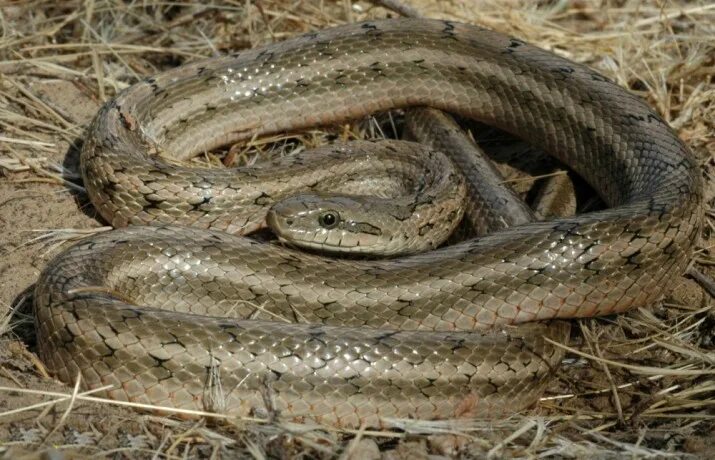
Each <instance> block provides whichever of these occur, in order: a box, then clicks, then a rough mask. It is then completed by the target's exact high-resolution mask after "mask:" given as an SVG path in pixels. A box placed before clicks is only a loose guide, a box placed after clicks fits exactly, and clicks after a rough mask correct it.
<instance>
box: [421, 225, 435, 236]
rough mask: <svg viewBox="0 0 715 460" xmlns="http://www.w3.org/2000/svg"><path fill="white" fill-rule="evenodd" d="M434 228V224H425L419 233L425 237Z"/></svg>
mask: <svg viewBox="0 0 715 460" xmlns="http://www.w3.org/2000/svg"><path fill="white" fill-rule="evenodd" d="M433 228H434V224H432V223H427V224H424V225H423V226H421V227H420V231H419V234H420V236H425V235H426V234H427V233H428V232H429V231H430V230H432V229H433Z"/></svg>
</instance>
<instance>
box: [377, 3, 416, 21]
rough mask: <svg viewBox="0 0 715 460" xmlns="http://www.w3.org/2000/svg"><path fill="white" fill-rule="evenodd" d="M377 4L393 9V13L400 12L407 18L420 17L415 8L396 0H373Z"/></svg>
mask: <svg viewBox="0 0 715 460" xmlns="http://www.w3.org/2000/svg"><path fill="white" fill-rule="evenodd" d="M374 1H375V3H376V4H377V5H380V6H381V7H383V8H386V9H388V10H391V11H394V12H395V13H398V14H401V15H402V16H405V17H407V18H419V17H422V15H421V14H420V12H419V11H417V9H416V8H414V7H412V6H410V5H406V4H404V3H402V2H400V1H398V0H374Z"/></svg>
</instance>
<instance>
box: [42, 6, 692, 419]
mask: <svg viewBox="0 0 715 460" xmlns="http://www.w3.org/2000/svg"><path fill="white" fill-rule="evenodd" d="M408 106H432V107H435V108H439V109H442V110H445V111H448V112H453V113H457V114H459V115H462V116H466V117H471V118H474V119H477V120H479V121H482V122H485V123H487V124H490V125H493V126H496V127H499V128H501V129H504V130H506V131H509V132H511V133H514V134H516V135H519V136H520V137H522V138H524V139H525V140H527V141H529V142H531V143H532V144H534V145H536V146H538V147H539V148H542V149H543V150H545V151H546V152H548V153H550V154H552V155H554V156H556V157H557V158H558V159H560V160H561V161H563V162H564V163H566V164H567V165H569V166H570V167H572V168H573V169H574V170H575V171H576V172H577V173H579V174H580V175H581V176H583V177H584V178H585V179H586V180H587V181H588V182H589V183H590V184H591V185H592V186H593V187H594V189H595V190H597V191H598V192H599V194H600V195H601V197H602V198H603V199H604V201H605V202H606V203H607V204H608V205H609V206H611V207H610V209H608V210H605V211H599V212H596V213H591V214H586V215H580V216H576V217H573V218H568V219H561V220H556V221H549V222H538V223H530V224H525V225H521V226H515V227H512V228H508V229H506V230H505V231H503V232H500V233H497V234H492V235H488V236H485V237H481V238H478V239H474V240H470V241H467V242H464V243H460V244H458V245H453V246H450V247H445V248H442V249H438V250H435V251H431V252H427V253H423V254H417V255H413V256H409V257H403V258H396V259H390V260H381V261H356V260H333V259H329V258H324V257H320V256H318V255H313V254H304V253H301V252H298V251H294V250H289V249H285V248H280V247H276V246H274V245H266V244H262V243H258V242H256V241H252V240H250V239H246V238H244V237H240V236H233V235H229V234H226V233H224V232H223V231H228V232H233V233H236V232H238V233H240V232H242V231H250V230H253V229H255V228H257V227H259V226H260V225H261V222H262V221H263V219H264V218H265V213H266V209H267V207H268V206H270V205H271V204H273V203H274V202H275V201H276V200H278V199H280V198H281V196H283V194H284V193H285V190H293V189H295V188H296V187H297V185H295V184H294V181H297V180H298V179H299V178H300V179H301V180H303V179H305V178H306V177H308V178H310V177H312V176H311V174H312V173H310V172H306V171H307V169H304V168H306V166H304V165H302V164H293V165H292V166H291V167H290V168H287V169H286V170H278V169H273V168H264V169H260V168H259V169H257V170H246V171H244V170H240V169H239V170H235V171H234V170H231V171H214V170H207V169H198V168H184V167H179V166H174V165H172V164H168V163H167V162H165V161H164V160H162V159H161V158H159V157H158V156H157V155H155V153H156V152H170V153H171V154H173V155H175V156H177V157H179V158H188V157H189V156H191V155H193V154H195V153H197V152H200V151H203V150H205V149H209V148H212V147H214V146H217V145H219V144H225V143H227V142H233V141H237V140H241V139H247V138H250V137H252V136H254V135H265V134H270V133H276V132H283V131H292V130H297V129H301V128H307V127H311V126H314V125H316V124H327V123H336V122H341V121H344V120H348V119H354V118H356V117H362V116H365V115H367V114H370V113H372V112H375V111H380V110H387V109H391V108H396V107H408ZM289 161H290V160H289ZM81 162H82V174H83V177H84V181H85V184H86V186H87V190H88V192H89V194H90V197H91V199H92V202H93V203H94V205H95V207H96V208H97V209H98V210H99V212H100V213H101V214H102V216H104V218H105V219H107V220H108V221H110V222H111V223H112V224H113V225H115V226H125V225H127V224H135V225H136V224H151V225H157V226H129V227H127V228H126V229H120V230H115V231H113V232H108V233H105V234H100V235H97V236H94V237H92V238H90V239H88V240H84V241H82V242H80V243H79V244H78V245H76V246H74V247H73V248H70V249H69V250H67V251H66V252H64V253H63V254H61V255H60V256H58V257H57V258H56V259H55V260H53V261H52V263H51V264H50V265H49V266H48V267H47V269H46V270H45V271H44V272H43V274H42V276H41V278H40V280H39V282H38V284H37V289H36V316H37V327H38V343H39V352H40V356H41V357H42V359H43V360H44V361H45V362H46V363H47V364H48V366H49V368H50V369H51V370H52V371H53V372H55V373H56V374H57V375H59V377H60V378H62V379H63V380H66V381H73V380H74V378H75V377H76V375H77V373H78V372H81V373H82V376H83V381H84V383H85V385H86V386H89V387H97V386H101V385H107V384H113V385H114V388H113V389H111V390H109V391H108V392H107V393H108V394H109V396H111V397H113V398H117V399H125V400H132V401H139V402H145V403H152V404H158V405H168V406H173V407H181V408H193V409H205V408H209V409H212V410H221V411H226V412H228V413H234V414H250V413H253V414H261V413H262V412H265V411H270V410H276V411H278V412H279V413H280V414H283V415H287V416H290V417H294V418H301V417H305V418H309V419H312V420H317V421H319V422H325V423H332V424H336V425H341V426H360V425H363V424H366V425H380V424H381V423H383V421H384V419H385V418H386V417H420V418H432V419H434V418H448V417H455V416H472V415H476V416H486V415H496V414H503V413H510V412H514V411H518V410H521V409H523V408H524V407H526V406H528V405H530V404H532V403H533V402H534V400H535V398H536V397H537V396H538V395H539V393H540V391H541V390H542V388H543V386H544V380H545V379H544V376H545V375H547V374H549V373H550V372H551V370H552V369H553V368H554V367H555V366H557V365H558V363H559V361H560V359H561V352H560V351H559V350H558V349H557V348H554V347H552V346H550V345H549V343H548V341H547V340H545V339H546V338H551V339H552V340H555V341H563V340H564V339H565V335H566V331H567V328H566V326H565V325H564V323H561V322H558V321H556V322H552V323H538V322H536V323H534V322H533V321H538V320H543V319H550V318H572V317H584V316H593V315H603V314H609V313H616V312H622V311H625V310H627V309H630V308H634V307H640V306H647V305H648V304H650V303H651V302H653V301H655V300H657V299H658V297H659V296H661V295H662V294H663V292H664V289H666V287H667V285H668V282H669V280H670V279H672V278H673V277H674V276H676V275H678V274H680V273H681V272H682V270H683V269H684V267H685V265H686V263H687V261H688V259H689V257H690V256H691V253H692V247H693V242H694V240H695V239H696V237H697V235H698V229H699V225H700V221H701V211H700V202H701V183H700V177H699V172H698V167H697V165H696V163H695V161H694V159H693V158H692V157H691V155H690V153H689V152H688V150H687V149H686V147H685V146H684V145H683V143H682V142H681V141H680V140H679V139H678V137H677V136H676V135H675V133H674V132H673V131H672V130H671V129H670V128H669V127H668V126H667V124H666V123H665V122H664V121H663V120H662V119H661V118H660V117H659V116H658V115H657V114H656V113H655V112H654V111H653V110H652V109H651V108H649V107H648V106H647V105H646V104H644V103H643V102H642V101H641V100H640V99H638V98H637V97H635V96H634V95H632V94H630V93H629V92H627V91H626V90H624V89H622V88H620V87H618V86H617V85H615V84H614V83H612V82H610V81H608V80H606V79H605V78H604V77H602V76H601V75H599V74H597V73H595V72H594V71H592V70H590V69H588V68H586V67H584V66H581V65H578V64H574V63H572V62H570V61H568V60H566V59H563V58H560V57H557V56H555V55H554V54H552V53H549V52H546V51H543V50H540V49H537V48H534V47H531V46H529V45H527V44H525V43H524V42H522V41H520V40H518V39H515V38H511V37H507V36H504V35H501V34H498V33H495V32H491V31H487V30H483V29H479V28H477V27H473V26H468V25H462V24H457V23H453V22H449V21H431V20H410V19H404V20H386V21H372V22H366V23H362V24H355V25H348V26H344V27H338V28H335V29H330V30H326V31H321V32H317V33H313V34H309V35H306V36H303V37H299V38H296V39H292V40H288V41H286V42H283V43H279V44H275V45H270V46H267V47H264V48H261V49H257V50H251V51H246V52H241V53H239V54H237V55H233V56H227V57H221V58H216V59H211V60H206V61H202V62H197V63H193V64H188V65H185V66H182V67H179V68H176V69H173V70H170V71H168V72H165V73H163V74H160V75H158V76H156V77H153V78H149V79H147V80H145V81H143V82H141V83H138V84H136V85H134V86H132V87H131V88H129V89H128V90H126V91H124V92H123V93H121V94H120V95H119V96H118V97H117V98H116V99H115V100H114V101H112V102H110V103H108V104H106V105H105V106H104V107H103V108H102V109H101V111H100V112H99V114H98V115H97V117H96V119H95V120H94V122H93V123H92V125H91V127H90V129H89V134H88V137H87V140H86V142H85V145H84V149H83V152H82V157H81ZM318 171H319V172H317V173H315V174H323V173H324V171H321V168H318ZM299 176H300V177H299ZM261 187H267V188H261ZM175 225H192V226H199V227H204V228H210V229H211V230H203V229H197V228H188V227H179V226H175ZM219 230H222V231H219ZM149 306H150V307H151V308H149ZM218 317H223V318H218ZM237 318H244V319H237ZM286 321H287V322H286ZM525 322H529V323H528V324H522V325H519V326H512V325H514V324H517V323H525ZM212 375H213V376H214V377H216V379H213V380H211V379H210V378H209V377H210V376H212ZM217 381H220V382H221V383H222V388H223V390H224V392H225V394H224V395H223V397H220V398H217V397H215V396H216V395H215V394H214V393H213V390H214V389H215V388H216V385H215V382H217ZM210 382H214V384H211V383H210Z"/></svg>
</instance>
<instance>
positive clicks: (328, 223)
mask: <svg viewBox="0 0 715 460" xmlns="http://www.w3.org/2000/svg"><path fill="white" fill-rule="evenodd" d="M338 218H339V215H338V213H337V212H335V211H326V212H324V213H322V214H321V215H320V216H319V217H318V223H319V224H320V226H321V227H323V228H328V229H330V228H333V227H335V226H336V225H338Z"/></svg>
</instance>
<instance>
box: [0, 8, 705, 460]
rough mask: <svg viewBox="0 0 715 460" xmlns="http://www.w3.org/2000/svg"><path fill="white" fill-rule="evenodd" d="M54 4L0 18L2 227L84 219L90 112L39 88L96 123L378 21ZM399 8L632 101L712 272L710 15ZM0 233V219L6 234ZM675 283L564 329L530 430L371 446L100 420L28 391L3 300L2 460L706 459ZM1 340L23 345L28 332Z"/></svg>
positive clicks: (467, 428)
mask: <svg viewBox="0 0 715 460" xmlns="http://www.w3.org/2000/svg"><path fill="white" fill-rule="evenodd" d="M52 3H53V2H44V1H24V2H7V1H4V2H3V1H0V74H2V77H1V79H0V171H2V174H3V175H2V177H1V179H0V186H2V188H0V215H3V214H2V213H6V212H7V211H6V209H7V207H8V206H9V204H12V203H14V202H16V201H17V200H44V199H46V198H47V195H46V194H68V193H78V194H80V203H81V204H82V203H83V202H82V200H81V194H82V192H83V189H82V188H81V185H79V184H78V182H77V180H76V173H73V170H74V168H76V164H73V162H72V161H71V157H72V151H73V148H72V146H73V145H75V143H76V141H77V139H78V138H80V136H81V134H82V130H83V128H84V126H85V125H86V123H87V121H88V117H89V116H91V113H92V110H89V111H84V112H83V111H82V110H79V109H78V108H77V107H75V106H74V105H73V104H61V103H57V102H56V101H57V99H56V98H53V97H45V96H43V93H42V88H46V87H47V85H50V86H49V87H50V88H51V89H52V88H67V87H64V86H59V87H56V86H52V85H56V84H57V81H60V82H64V83H69V86H70V87H71V88H72V89H73V90H74V91H77V92H78V93H80V94H82V95H83V96H84V97H85V98H86V99H87V100H89V101H90V102H93V103H94V104H95V106H96V105H97V104H99V103H101V102H103V101H106V100H107V99H108V98H111V97H112V95H114V94H115V93H116V92H117V91H118V90H120V89H122V88H125V87H126V86H128V85H130V84H131V83H133V82H135V81H136V80H137V79H139V78H141V77H142V76H146V75H149V74H152V73H155V72H157V71H159V70H161V69H164V68H168V67H172V66H175V65H178V64H180V63H182V62H186V61H190V60H193V59H196V58H199V57H202V56H212V55H216V54H220V53H223V52H226V51H228V50H234V49H237V48H244V47H249V46H256V45H259V44H261V43H266V42H271V41H275V40H281V39H284V38H286V37H289V36H292V35H295V34H297V33H301V32H307V31H311V30H316V29H321V28H324V27H328V26H331V25H336V24H341V23H345V22H349V21H356V20H360V19H363V18H366V17H384V16H385V15H386V14H388V12H387V10H385V9H383V8H379V7H374V6H373V5H372V4H371V3H369V2H367V1H360V2H357V1H351V0H339V1H334V2H331V1H327V0H326V1H318V0H315V1H309V0H282V1H281V0H265V1H255V2H251V1H247V0H246V1H244V0H234V1H228V0H227V1H222V2H218V1H216V2H212V4H211V5H210V6H200V5H198V4H193V3H191V2H185V1H158V0H144V1H141V2H120V1H115V0H84V1H71V0H68V1H64V2H56V3H55V4H54V6H51V4H52ZM410 3H411V5H412V6H413V7H415V8H416V9H417V10H418V11H419V12H420V13H421V14H423V15H425V16H428V17H447V18H451V19H456V20H461V21H467V22H473V23H477V24H481V25H485V26H488V27H491V28H494V29H497V30H500V31H503V32H508V33H511V34H514V35H517V36H519V37H522V38H524V39H526V40H528V41H530V42H533V43H535V44H538V45H540V46H542V47H544V48H548V49H551V50H553V51H555V52H556V53H559V54H561V55H564V56H566V57H568V58H570V59H573V60H576V61H579V62H585V63H587V64H589V65H591V66H593V67H594V68H596V69H598V70H599V71H601V72H603V73H605V74H607V75H609V76H610V77H612V78H614V79H615V80H616V81H617V82H619V83H620V84H622V85H624V86H627V87H629V88H631V89H632V90H633V91H635V92H637V93H639V94H641V95H642V96H643V97H645V98H647V99H648V100H649V102H650V103H652V104H653V105H654V106H655V107H657V109H658V110H659V111H660V112H661V113H662V114H663V115H664V116H665V118H666V119H667V120H669V121H670V123H671V124H672V125H673V126H674V127H675V128H676V129H678V130H679V132H680V135H681V137H682V138H683V139H684V140H685V141H686V142H687V143H688V144H689V145H690V146H691V148H692V149H693V151H694V152H695V153H696V155H697V157H698V158H699V159H700V160H701V163H702V167H703V175H704V177H705V178H706V182H707V186H706V196H707V203H708V209H707V210H706V212H707V221H706V225H705V228H704V229H703V238H702V242H701V245H700V248H699V249H698V252H697V255H696V258H695V263H696V264H697V266H698V267H699V270H700V271H701V272H703V273H704V274H705V275H706V276H708V275H711V274H712V273H711V272H712V267H713V265H714V264H715V258H713V254H712V251H711V247H712V243H711V241H712V237H711V234H712V230H713V218H715V214H714V213H713V210H712V208H711V207H710V205H711V203H712V198H713V196H714V194H715V192H714V190H715V188H714V187H713V181H712V178H711V175H712V171H713V154H714V153H715V87H714V86H713V82H712V76H713V74H714V73H715V60H714V56H715V39H714V38H713V37H715V3H711V2H710V3H709V2H705V1H685V0H683V1H680V2H675V1H674V2H666V1H663V2H659V1H645V0H643V1H630V0H600V1H599V0H592V1H588V0H580V1H578V0H577V1H563V0H554V1H539V2H532V1H527V0H524V1H516V0H514V1H504V0H501V1H500V0H487V1H477V0H474V1H456V0H455V1H453V2H443V1H439V0H415V1H413V2H410ZM477 4H478V6H477ZM391 14H393V15H394V13H391ZM53 91H61V90H57V89H54V90H53ZM90 106H91V104H90ZM375 126H376V124H374V123H368V124H356V125H353V126H349V127H337V128H334V129H332V130H330V131H322V130H321V131H318V130H316V131H314V132H312V133H308V134H304V135H301V136H299V137H298V140H297V141H296V140H295V138H289V137H285V138H275V139H271V141H277V143H276V142H271V143H268V142H266V141H265V140H256V141H255V142H253V143H252V144H251V145H250V146H238V147H235V148H234V149H233V151H231V150H229V151H227V152H224V154H226V155H221V156H219V157H217V158H218V159H216V158H208V161H223V162H224V163H226V162H234V161H239V162H252V161H254V160H255V159H256V158H257V157H259V156H261V155H264V154H266V153H275V152H276V151H278V152H282V151H285V150H287V149H291V148H295V146H296V145H298V146H302V145H305V146H311V145H317V144H320V143H322V142H325V141H326V139H327V138H328V135H332V136H333V137H338V138H351V137H359V136H362V135H366V134H367V135H369V134H371V131H375ZM67 152H70V154H69V155H67ZM66 157H70V161H67V159H66ZM60 165H61V166H60ZM40 185H43V188H39V189H38V190H42V191H39V192H38V191H36V190H35V188H37V187H39V186H40ZM31 202H32V203H35V202H37V201H31ZM75 209H76V208H75ZM13 219H15V218H12V219H11V218H9V217H8V216H7V214H5V218H4V221H5V222H11V221H12V220H13ZM22 225H23V226H24V228H22V229H20V230H38V229H44V228H47V224H46V223H45V222H43V221H22ZM86 231H87V230H86V229H66V228H65V229H54V231H53V232H52V233H49V234H43V235H41V237H39V238H38V236H37V234H32V233H26V234H25V236H24V237H23V239H22V241H21V242H20V243H18V244H14V245H13V244H10V243H9V241H10V238H9V237H8V241H2V240H0V241H1V242H2V243H3V244H2V245H0V254H1V255H2V256H3V257H11V256H12V255H13V254H14V253H16V252H17V251H19V250H20V248H22V247H23V245H25V246H27V245H32V246H33V247H34V248H35V252H34V253H33V257H37V258H39V260H40V261H41V262H42V263H44V261H45V260H46V259H47V258H48V257H50V255H51V253H54V251H55V249H56V248H55V246H56V245H57V244H58V243H61V242H62V241H65V240H66V239H72V238H76V237H77V236H81V235H83V234H84V233H85V232H86ZM43 242H44V243H45V244H44V245H42V244H38V243H43ZM0 276H1V277H6V278H10V277H12V276H13V274H12V272H9V271H5V272H3V273H2V274H1V275H0ZM677 284H678V285H679V286H678V288H677V289H676V292H675V293H674V294H673V295H672V296H671V297H670V298H668V299H666V300H665V301H664V302H663V303H662V304H660V305H655V306H653V308H651V309H648V310H639V311H635V312H632V313H630V314H628V315H622V316H618V317H609V318H602V319H592V320H583V321H579V322H578V326H577V327H576V329H577V334H576V339H575V340H574V341H573V342H572V344H571V345H570V348H569V354H568V359H567V360H566V362H565V363H564V365H563V366H562V368H561V371H560V374H559V376H558V379H556V380H555V381H554V383H553V385H552V386H551V387H550V388H549V391H548V394H547V395H546V396H545V397H544V399H543V400H542V402H541V403H540V405H539V407H538V408H537V409H536V410H535V411H534V413H532V414H528V415H525V416H520V417H515V418H513V419H510V420H501V421H498V422H491V423H487V422H480V421H474V420H454V421H447V422H425V421H414V420H395V421H394V422H393V427H394V429H392V430H384V431H379V432H371V431H360V430H358V431H352V432H349V431H335V430H331V429H329V428H325V427H316V426H308V425H300V424H294V423H289V422H285V421H281V420H255V419H230V418H227V417H216V416H206V417H203V418H199V419H198V421H197V420H193V421H177V420H176V419H174V418H173V417H170V416H166V417H158V416H149V415H144V414H141V413H137V412H134V411H131V410H122V409H115V405H116V404H117V403H113V402H112V403H110V402H103V401H101V400H98V399H97V398H93V397H92V396H91V394H89V393H82V392H79V391H78V389H77V388H78V387H77V388H75V390H74V391H72V390H71V389H68V388H67V387H60V386H58V385H53V386H51V387H47V385H46V384H45V383H46V379H44V380H43V379H41V378H39V377H38V376H39V375H40V374H39V373H40V371H41V365H40V364H39V363H38V362H37V361H36V360H35V359H34V357H33V355H32V354H31V353H29V352H27V351H26V350H25V347H24V346H23V342H22V341H19V340H18V339H17V335H16V332H15V331H21V330H22V329H31V324H27V323H28V322H31V320H29V319H28V318H27V317H23V316H22V314H21V313H18V312H17V311H16V310H18V309H16V308H15V306H20V305H22V304H23V303H24V302H25V300H24V299H25V296H23V295H22V293H21V292H20V291H21V290H18V289H15V290H14V292H11V293H9V294H6V296H5V297H3V299H4V300H2V302H3V304H2V305H3V307H4V308H3V310H2V311H0V334H2V335H0V351H2V353H0V382H1V383H2V385H3V386H2V387H0V394H2V396H0V452H5V454H6V455H7V456H8V457H11V456H14V458H18V456H19V455H21V454H22V455H28V457H26V458H33V457H31V456H30V452H33V451H39V450H45V449H53V450H55V451H59V452H74V453H77V454H83V455H88V456H89V455H91V456H94V457H96V456H100V457H117V458H124V457H126V458H135V457H138V456H141V457H152V458H189V457H195V456H198V457H206V458H225V457H235V456H246V457H247V456H252V457H255V458H265V457H271V456H278V457H292V456H301V457H341V458H346V459H347V458H378V457H379V454H378V453H377V450H378V449H380V450H381V451H382V455H383V456H386V457H390V458H400V457H402V456H405V457H406V456H417V457H420V458H426V456H427V455H428V454H429V455H436V456H439V455H446V456H449V455H452V454H455V453H458V452H461V453H462V454H464V455H467V456H470V457H478V458H481V457H492V458H499V457H506V456H515V457H548V456H565V457H583V456H586V455H588V456H592V457H594V456H595V457H597V458H611V457H613V458H616V457H618V458H620V457H622V456H629V457H634V458H649V457H678V458H682V457H688V456H693V457H708V456H710V457H712V456H715V450H714V448H713V446H712V445H711V443H710V442H708V441H709V440H710V439H711V438H713V437H714V436H715V423H714V422H715V343H713V336H714V335H715V314H714V311H713V308H712V299H711V298H710V297H709V296H708V295H706V294H705V293H704V292H703V291H702V290H701V288H700V287H698V286H697V285H696V284H695V283H694V282H693V281H691V280H687V279H682V280H679V282H678V283H677ZM6 299H10V300H6ZM13 299H14V301H13ZM13 314H14V316H13ZM18 333H19V334H20V335H22V336H23V337H25V338H26V337H27V336H29V337H30V338H29V339H27V340H31V337H32V334H31V333H29V334H28V333H22V332H18ZM28 375H30V376H33V378H34V380H33V379H30V380H28V379H29V377H27V376H28ZM38 382H39V383H38ZM42 385H45V386H42ZM37 388H39V390H35V389H37ZM6 396H7V397H8V398H9V397H10V396H15V397H22V398H24V399H22V401H23V403H22V404H20V405H15V407H8V406H7V404H6V403H5V402H3V400H4V398H5V397H6ZM373 454H374V455H373ZM371 455H372V457H371Z"/></svg>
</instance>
